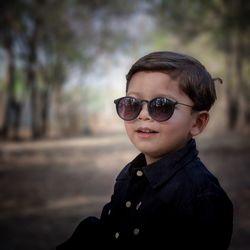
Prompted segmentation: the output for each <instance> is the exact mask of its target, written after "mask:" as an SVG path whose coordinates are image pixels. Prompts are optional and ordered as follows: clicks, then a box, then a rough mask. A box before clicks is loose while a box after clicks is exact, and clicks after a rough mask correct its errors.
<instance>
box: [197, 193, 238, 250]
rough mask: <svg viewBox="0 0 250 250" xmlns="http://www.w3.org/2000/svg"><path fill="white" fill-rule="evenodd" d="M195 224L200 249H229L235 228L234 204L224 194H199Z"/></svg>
mask: <svg viewBox="0 0 250 250" xmlns="http://www.w3.org/2000/svg"><path fill="white" fill-rule="evenodd" d="M195 225H196V230H195V231H196V233H197V244H198V245H200V246H201V248H200V249H219V250H226V249H228V247H229V244H230V240H231V236H232V230H233V205H232V203H231V201H230V200H229V198H228V197H227V196H226V195H224V194H223V195H220V194H212V193H206V194H203V195H199V196H198V197H197V201H196V204H195Z"/></svg>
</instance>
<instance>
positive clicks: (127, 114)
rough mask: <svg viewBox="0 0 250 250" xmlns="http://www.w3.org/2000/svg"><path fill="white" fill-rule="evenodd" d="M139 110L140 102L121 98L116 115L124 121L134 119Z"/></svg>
mask: <svg viewBox="0 0 250 250" xmlns="http://www.w3.org/2000/svg"><path fill="white" fill-rule="evenodd" d="M140 109H141V105H140V102H139V101H138V100H137V99H135V98H132V97H123V98H121V99H120V100H119V101H118V103H117V113H118V115H119V116H120V117H121V118H122V119H123V120H126V121H131V120H133V119H135V118H136V117H137V116H138V115H139V113H140Z"/></svg>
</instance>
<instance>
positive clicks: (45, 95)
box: [41, 89, 49, 137]
mask: <svg viewBox="0 0 250 250" xmlns="http://www.w3.org/2000/svg"><path fill="white" fill-rule="evenodd" d="M48 118H49V89H46V90H44V92H42V95H41V136H42V137H44V136H46V134H47V131H48V120H49V119H48Z"/></svg>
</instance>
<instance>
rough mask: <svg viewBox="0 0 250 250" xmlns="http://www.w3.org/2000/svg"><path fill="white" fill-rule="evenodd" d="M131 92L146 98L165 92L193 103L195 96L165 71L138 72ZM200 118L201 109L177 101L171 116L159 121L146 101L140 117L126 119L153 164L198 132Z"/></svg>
mask: <svg viewBox="0 0 250 250" xmlns="http://www.w3.org/2000/svg"><path fill="white" fill-rule="evenodd" d="M127 96H132V97H135V98H139V99H145V100H151V99H153V98H155V97H160V96H161V97H167V98H169V99H172V100H173V101H178V102H182V103H186V104H188V105H190V106H192V105H193V102H192V100H191V99H190V98H189V97H188V96H187V95H186V94H185V93H184V92H182V91H181V90H180V88H179V84H178V81H177V80H173V79H172V78H171V77H170V76H169V75H168V74H166V73H161V72H144V71H141V72H137V73H135V74H134V75H133V77H132V78H131V80H130V82H129V87H128V92H127ZM196 120H197V112H194V111H192V108H190V107H187V106H183V105H176V107H175V111H174V113H173V115H172V116H171V118H170V119H169V120H167V121H164V122H157V121H155V120H153V119H152V118H151V117H150V115H149V113H148V110H147V105H146V104H144V105H143V108H142V110H141V112H140V114H139V115H138V117H137V118H136V119H134V120H132V121H125V127H126V131H127V134H128V136H129V138H130V140H131V142H132V143H133V144H134V145H135V147H136V148H137V149H138V150H139V151H141V152H142V153H144V154H145V157H146V160H147V164H150V163H152V162H154V161H156V160H158V159H159V158H161V157H162V156H164V155H165V154H167V153H169V152H172V151H176V150H178V149H180V148H181V147H183V146H184V145H185V144H186V143H187V142H188V140H189V139H190V138H192V136H194V135H195V134H194V127H195V125H196Z"/></svg>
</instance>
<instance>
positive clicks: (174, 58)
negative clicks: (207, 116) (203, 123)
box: [126, 51, 222, 111]
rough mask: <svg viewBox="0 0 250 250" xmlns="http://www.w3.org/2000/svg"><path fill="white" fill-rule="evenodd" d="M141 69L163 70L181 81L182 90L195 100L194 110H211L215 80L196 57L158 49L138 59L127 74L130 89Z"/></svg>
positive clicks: (214, 92)
mask: <svg viewBox="0 0 250 250" xmlns="http://www.w3.org/2000/svg"><path fill="white" fill-rule="evenodd" d="M139 71H149V72H151V71H152V72H155V71H158V72H163V73H166V74H168V75H169V76H170V77H171V78H173V79H177V80H178V81H179V86H180V88H181V90H182V91H183V92H184V93H185V94H187V95H188V96H189V97H190V98H191V100H192V101H193V102H194V108H193V109H194V110H198V111H201V110H207V111H208V110H209V109H210V108H211V106H212V105H213V104H214V102H215V100H216V91H215V86H214V82H215V81H216V80H219V81H220V82H221V83H222V80H221V79H220V78H214V79H213V78H212V77H211V75H210V74H209V73H208V71H207V70H206V68H205V67H204V66H203V65H202V64H201V63H200V62H199V61H198V60H197V59H195V58H193V57H191V56H188V55H184V54H179V53H175V52H170V51H158V52H153V53H150V54H148V55H145V56H143V57H142V58H140V59H139V60H138V61H136V62H135V63H134V64H133V65H132V67H131V69H130V70H129V72H128V74H127V75H126V79H127V85H126V92H127V91H128V86H129V82H130V80H131V78H132V76H133V75H134V74H135V73H136V72H139Z"/></svg>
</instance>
